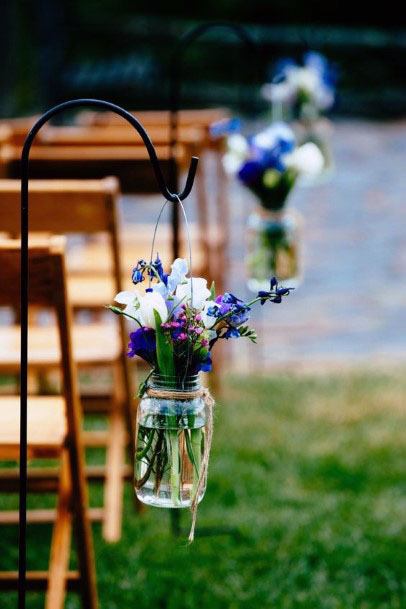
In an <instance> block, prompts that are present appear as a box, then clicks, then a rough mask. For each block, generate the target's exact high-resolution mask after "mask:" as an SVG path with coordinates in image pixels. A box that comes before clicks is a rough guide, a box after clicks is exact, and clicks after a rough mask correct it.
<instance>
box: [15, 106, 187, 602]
mask: <svg viewBox="0 0 406 609" xmlns="http://www.w3.org/2000/svg"><path fill="white" fill-rule="evenodd" d="M80 106H93V107H97V108H103V109H105V110H110V111H112V112H115V113H116V114H118V115H119V116H122V117H123V118H124V119H125V120H127V122H129V123H130V125H132V126H133V127H134V129H135V130H136V131H137V132H138V133H139V135H140V136H141V138H142V140H143V142H144V144H145V147H146V149H147V151H148V154H149V158H150V161H151V164H152V167H153V169H154V172H155V177H156V180H157V183H158V187H159V190H160V191H161V193H162V195H163V196H164V197H165V199H167V200H169V201H172V202H174V203H177V202H178V201H179V200H181V201H183V200H184V199H186V197H187V196H188V195H189V193H190V191H191V190H192V186H193V182H194V179H195V175H196V169H197V163H198V158H197V157H192V159H191V161H190V165H189V171H188V175H187V179H186V184H185V187H184V189H183V191H182V192H181V193H179V194H176V193H172V192H170V191H169V189H168V187H167V185H166V182H165V179H164V176H163V174H162V170H161V166H160V164H159V161H158V157H157V154H156V152H155V148H154V146H153V144H152V142H151V140H150V138H149V136H148V134H147V132H146V131H145V129H144V127H143V126H142V125H141V123H140V122H139V121H138V120H137V119H136V118H135V116H133V115H132V114H131V113H130V112H127V110H124V108H121V107H120V106H117V105H116V104H113V103H111V102H106V101H103V100H99V99H73V100H71V101H67V102H64V103H62V104H59V105H57V106H54V107H53V108H51V109H50V110H48V112H45V114H43V115H42V116H41V117H40V118H39V120H38V121H37V122H36V123H35V125H34V126H33V127H32V129H31V131H30V132H29V133H28V135H27V137H26V139H25V142H24V146H23V149H22V153H21V262H20V272H21V276H20V285H21V309H20V312H21V313H20V314H21V366H20V458H19V461H20V463H19V468H20V486H19V545H18V574H19V596H18V603H19V605H18V606H19V607H20V608H24V607H25V588H26V570H27V561H26V550H27V547H26V546H27V544H26V528H27V370H28V180H29V159H30V150H31V146H32V143H33V141H34V138H35V136H36V135H37V133H38V131H39V130H40V129H41V127H43V125H45V123H46V122H48V121H49V119H51V118H52V117H53V116H55V115H56V114H59V113H60V112H63V111H64V110H69V109H72V108H77V107H80ZM171 151H172V155H173V150H172V149H171Z"/></svg>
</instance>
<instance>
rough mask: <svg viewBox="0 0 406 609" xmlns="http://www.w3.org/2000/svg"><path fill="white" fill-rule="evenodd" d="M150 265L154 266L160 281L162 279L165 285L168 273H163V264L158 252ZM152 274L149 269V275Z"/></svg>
mask: <svg viewBox="0 0 406 609" xmlns="http://www.w3.org/2000/svg"><path fill="white" fill-rule="evenodd" d="M152 266H153V267H154V269H155V271H156V273H157V274H158V276H159V279H160V280H161V281H163V283H164V284H165V285H167V283H168V275H166V274H165V273H164V269H163V266H162V260H161V259H160V257H159V254H157V256H156V258H155V261H154V262H153V263H152ZM152 276H154V274H153V272H152V271H151V277H152Z"/></svg>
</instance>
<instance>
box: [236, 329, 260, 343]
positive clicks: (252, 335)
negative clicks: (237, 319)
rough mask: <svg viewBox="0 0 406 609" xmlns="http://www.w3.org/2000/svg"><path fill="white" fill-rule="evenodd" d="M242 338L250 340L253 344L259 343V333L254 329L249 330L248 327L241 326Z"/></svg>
mask: <svg viewBox="0 0 406 609" xmlns="http://www.w3.org/2000/svg"><path fill="white" fill-rule="evenodd" d="M238 331H239V333H240V336H243V337H244V338H249V340H250V341H251V342H253V343H256V342H257V333H256V331H255V330H254V329H253V328H249V327H248V326H240V327H239V328H238Z"/></svg>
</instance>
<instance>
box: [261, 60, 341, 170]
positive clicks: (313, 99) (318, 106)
mask: <svg viewBox="0 0 406 609" xmlns="http://www.w3.org/2000/svg"><path fill="white" fill-rule="evenodd" d="M336 82H337V71H336V69H335V67H334V66H332V65H331V64H330V63H329V62H328V60H327V59H326V58H325V57H324V56H323V55H322V54H320V53H315V52H313V51H310V52H308V53H305V54H304V56H303V65H298V64H297V63H295V62H294V61H293V60H292V59H283V60H281V61H279V62H278V64H277V66H276V69H275V71H274V77H273V80H272V82H271V83H267V84H265V85H264V86H263V87H262V95H263V97H264V98H265V99H267V100H268V101H270V102H271V107H272V115H273V118H274V119H276V120H281V118H282V117H284V118H285V119H286V120H289V121H290V120H295V121H297V122H296V123H295V125H296V130H297V135H298V137H299V140H300V141H301V143H305V142H313V143H315V144H317V146H318V147H319V148H320V150H321V151H322V154H323V156H324V168H323V175H326V173H328V170H331V169H332V166H333V160H332V154H331V147H330V137H331V132H332V126H331V123H330V121H328V120H327V119H326V118H321V117H322V115H323V113H325V112H326V111H327V110H329V109H330V108H331V107H332V106H333V105H334V102H335V97H336V93H335V88H336Z"/></svg>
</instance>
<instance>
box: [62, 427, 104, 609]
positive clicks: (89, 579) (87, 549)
mask: <svg viewBox="0 0 406 609" xmlns="http://www.w3.org/2000/svg"><path fill="white" fill-rule="evenodd" d="M82 446H83V442H82V438H81V422H80V421H78V420H76V421H75V434H74V436H73V438H71V439H70V445H69V465H70V473H71V480H72V497H73V513H74V516H75V536H76V547H77V555H78V566H79V573H80V591H81V596H82V605H83V608H84V609H98V600H97V588H96V571H95V564H94V554H93V539H92V531H91V528H90V519H89V512H88V493H87V483H86V479H85V464H84V456H83V452H82V448H81V447H82Z"/></svg>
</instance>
